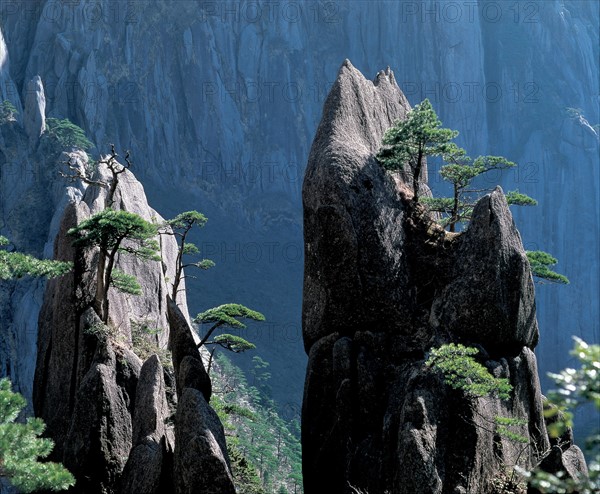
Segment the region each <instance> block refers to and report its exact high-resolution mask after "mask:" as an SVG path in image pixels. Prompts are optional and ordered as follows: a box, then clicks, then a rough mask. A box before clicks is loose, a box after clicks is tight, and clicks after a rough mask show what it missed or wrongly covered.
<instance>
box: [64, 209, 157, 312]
mask: <svg viewBox="0 0 600 494" xmlns="http://www.w3.org/2000/svg"><path fill="white" fill-rule="evenodd" d="M68 233H69V235H72V236H74V237H75V241H74V242H73V245H74V246H76V247H82V248H95V247H97V248H98V249H99V251H100V255H99V259H98V266H97V272H96V295H95V301H94V306H95V310H96V312H97V313H98V316H99V317H100V319H101V320H102V322H104V323H105V324H106V323H107V322H108V289H109V287H110V285H111V284H114V285H115V286H116V287H117V288H118V287H121V288H125V291H126V292H127V293H133V292H135V291H138V290H139V285H137V287H136V286H135V284H133V283H132V281H133V280H132V278H128V277H124V276H123V275H122V274H121V273H119V272H118V271H117V272H115V271H114V267H115V262H116V258H117V254H118V253H123V254H129V255H133V256H135V257H138V258H140V259H145V260H155V261H158V260H160V257H159V256H158V249H159V246H158V242H157V241H156V240H155V236H156V235H157V230H156V226H155V225H153V224H152V223H149V222H148V221H146V220H144V219H143V218H141V217H140V216H138V215H137V214H134V213H130V212H128V211H115V210H113V209H104V210H103V211H101V212H99V213H97V214H95V215H93V216H92V217H91V218H89V219H87V220H85V221H83V222H81V223H80V224H79V225H77V226H76V227H74V228H71V229H70V230H69V232H68Z"/></svg>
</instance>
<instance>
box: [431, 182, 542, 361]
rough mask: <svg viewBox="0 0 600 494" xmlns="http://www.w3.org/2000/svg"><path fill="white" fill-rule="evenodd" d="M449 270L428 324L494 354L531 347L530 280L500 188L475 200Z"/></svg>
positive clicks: (534, 330)
mask: <svg viewBox="0 0 600 494" xmlns="http://www.w3.org/2000/svg"><path fill="white" fill-rule="evenodd" d="M453 271H454V272H453V273H452V275H451V276H452V278H453V279H452V281H451V282H450V283H449V284H448V285H447V286H446V287H445V288H444V289H443V290H442V291H441V293H440V294H439V295H437V296H436V298H435V300H434V301H433V307H432V309H431V323H432V326H433V327H434V328H436V329H438V330H445V331H449V332H450V333H452V334H455V335H457V336H460V337H461V338H464V339H466V340H468V341H474V342H478V343H481V344H482V345H484V346H485V347H486V348H489V349H490V350H493V351H494V352H497V351H501V350H504V349H506V348H509V349H513V350H514V349H517V350H518V349H519V348H520V347H522V346H524V345H526V346H529V347H530V348H533V347H534V346H535V345H537V341H538V337H539V332H538V327H537V320H536V318H535V293H534V288H533V279H532V277H531V271H530V269H529V262H528V260H527V256H526V255H525V249H524V248H523V244H522V242H521V236H520V235H519V232H518V231H517V229H516V227H515V224H514V221H513V219H512V215H511V214H510V211H509V210H508V204H507V203H506V199H505V197H504V192H503V191H502V189H501V188H500V187H497V188H496V189H495V190H494V191H493V192H492V193H491V194H489V195H487V196H485V197H483V198H482V199H481V200H480V201H479V202H478V203H477V206H476V207H475V209H474V211H473V217H472V220H471V223H470V225H469V228H468V230H467V231H466V232H465V233H464V234H463V235H462V236H461V237H460V244H459V246H458V247H457V248H456V260H455V261H454V269H453Z"/></svg>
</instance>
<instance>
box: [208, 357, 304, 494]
mask: <svg viewBox="0 0 600 494" xmlns="http://www.w3.org/2000/svg"><path fill="white" fill-rule="evenodd" d="M255 362H256V363H257V364H256V365H257V368H256V369H255V370H254V372H253V373H252V377H251V379H252V381H253V382H248V381H247V380H246V377H245V376H244V373H243V372H242V371H241V370H240V369H239V368H238V367H236V366H235V365H233V364H232V363H231V361H230V360H229V359H228V358H227V357H225V356H224V355H219V356H218V357H216V364H215V372H214V374H213V376H212V379H213V389H214V394H213V398H212V399H211V405H212V406H213V407H214V408H215V410H216V411H217V413H218V414H219V417H220V418H221V421H222V422H223V425H224V427H225V432H226V436H227V449H228V451H229V455H230V459H231V463H232V470H233V475H234V479H235V483H236V487H237V489H238V491H237V492H238V493H239V494H271V493H275V492H284V491H282V488H283V489H285V492H289V493H296V494H301V493H302V492H303V490H302V466H301V447H300V439H299V430H300V429H299V423H298V421H297V420H296V419H295V417H294V420H291V421H286V420H284V419H283V418H282V417H281V416H280V414H279V413H278V411H277V406H276V404H275V402H274V401H273V400H271V399H270V397H269V395H268V390H269V387H268V386H266V385H265V381H266V380H268V379H269V376H270V373H268V372H266V370H265V369H266V366H265V363H264V361H262V360H260V361H259V360H258V359H257V360H255ZM267 366H268V364H267Z"/></svg>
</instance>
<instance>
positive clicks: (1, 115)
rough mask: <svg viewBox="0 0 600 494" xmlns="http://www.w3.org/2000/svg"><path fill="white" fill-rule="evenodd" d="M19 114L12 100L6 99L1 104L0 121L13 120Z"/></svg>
mask: <svg viewBox="0 0 600 494" xmlns="http://www.w3.org/2000/svg"><path fill="white" fill-rule="evenodd" d="M18 114H19V112H18V111H17V109H16V108H15V105H13V104H12V103H11V102H10V101H8V100H4V101H3V102H2V104H0V123H6V122H10V121H12V120H14V119H15V117H16V116H17V115H18Z"/></svg>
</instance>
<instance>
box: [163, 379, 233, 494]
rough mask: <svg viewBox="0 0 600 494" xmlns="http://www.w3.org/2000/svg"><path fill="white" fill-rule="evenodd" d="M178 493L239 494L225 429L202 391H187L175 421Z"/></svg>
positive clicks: (182, 398)
mask: <svg viewBox="0 0 600 494" xmlns="http://www.w3.org/2000/svg"><path fill="white" fill-rule="evenodd" d="M174 474H175V493H176V494H196V493H200V492H202V493H207V494H209V493H214V494H235V492H236V490H235V487H234V484H233V478H232V477H231V470H230V466H229V457H228V455H227V447H226V445H225V433H224V431H223V425H222V424H221V422H220V421H219V417H218V416H217V414H216V412H215V411H214V410H213V409H212V408H211V407H210V406H209V405H208V403H207V402H206V400H205V399H204V396H203V395H202V393H201V392H200V391H198V390H197V389H193V388H185V389H184V390H183V392H182V395H181V398H180V399H179V404H178V406H177V415H176V417H175V458H174Z"/></svg>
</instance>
